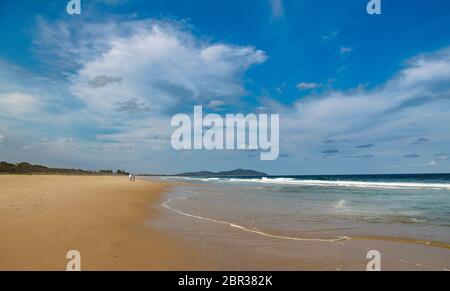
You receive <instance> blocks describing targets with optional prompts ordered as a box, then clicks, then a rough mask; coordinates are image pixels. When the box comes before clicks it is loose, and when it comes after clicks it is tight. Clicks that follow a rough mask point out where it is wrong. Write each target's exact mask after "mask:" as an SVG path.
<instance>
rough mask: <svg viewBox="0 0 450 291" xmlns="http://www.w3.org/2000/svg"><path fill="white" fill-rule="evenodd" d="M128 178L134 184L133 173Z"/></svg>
mask: <svg viewBox="0 0 450 291" xmlns="http://www.w3.org/2000/svg"><path fill="white" fill-rule="evenodd" d="M128 178H129V179H130V182H133V175H132V174H131V173H130V174H129V175H128Z"/></svg>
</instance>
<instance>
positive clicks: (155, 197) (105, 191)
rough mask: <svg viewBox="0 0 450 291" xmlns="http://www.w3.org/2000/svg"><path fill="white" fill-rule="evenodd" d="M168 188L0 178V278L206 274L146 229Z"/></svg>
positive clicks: (195, 258)
mask: <svg viewBox="0 0 450 291" xmlns="http://www.w3.org/2000/svg"><path fill="white" fill-rule="evenodd" d="M167 186H168V185H167V184H164V183H160V182H155V181H143V180H136V182H135V183H130V182H129V181H128V178H127V177H105V176H102V177H95V176H41V175H37V176H30V175H20V176H15V175H0V270H65V269H66V264H67V262H68V261H69V260H68V259H66V254H67V252H68V251H69V250H73V249H75V250H78V251H79V252H80V253H81V269H82V270H187V269H205V268H208V266H207V265H206V263H205V262H204V260H203V259H202V258H201V256H200V255H199V253H197V252H196V250H195V249H194V248H192V247H190V246H188V245H187V244H186V243H180V242H178V241H177V240H176V239H175V238H174V237H172V236H170V235H168V234H166V233H162V232H160V231H158V230H155V229H153V228H151V227H149V226H148V225H146V221H148V220H151V219H153V218H154V217H155V216H156V215H157V214H158V211H159V210H158V209H159V207H158V206H159V203H160V201H161V199H162V197H161V196H162V194H163V192H164V191H165V189H166V187H167Z"/></svg>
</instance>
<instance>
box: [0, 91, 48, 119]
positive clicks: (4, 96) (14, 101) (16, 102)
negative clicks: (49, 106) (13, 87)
mask: <svg viewBox="0 0 450 291" xmlns="http://www.w3.org/2000/svg"><path fill="white" fill-rule="evenodd" d="M41 107H42V98H41V97H39V96H35V95H32V94H28V93H24V92H20V91H15V92H9V93H1V94H0V108H2V110H1V112H0V116H10V117H11V116H14V117H22V118H27V116H28V115H29V114H31V113H33V112H36V111H38V110H39V109H40V108H41Z"/></svg>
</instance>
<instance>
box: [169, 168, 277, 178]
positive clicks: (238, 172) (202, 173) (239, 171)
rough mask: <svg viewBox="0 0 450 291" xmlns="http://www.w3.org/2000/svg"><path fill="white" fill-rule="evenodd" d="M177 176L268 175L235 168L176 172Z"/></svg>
mask: <svg viewBox="0 0 450 291" xmlns="http://www.w3.org/2000/svg"><path fill="white" fill-rule="evenodd" d="M177 176H185V177H242V176H244V177H265V176H268V175H267V174H266V173H263V172H258V171H254V170H244V169H236V170H232V171H222V172H210V171H200V172H189V173H181V174H177Z"/></svg>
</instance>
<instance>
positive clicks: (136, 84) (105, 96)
mask: <svg viewBox="0 0 450 291" xmlns="http://www.w3.org/2000/svg"><path fill="white" fill-rule="evenodd" d="M76 29H78V27H71V26H69V25H68V24H66V23H59V24H58V25H55V27H54V30H52V27H51V26H50V25H47V24H46V23H45V22H42V23H41V30H40V31H41V35H42V37H40V40H39V42H38V43H39V45H40V47H41V48H42V47H44V48H45V47H46V46H49V47H52V48H54V47H57V48H59V49H62V50H64V52H63V53H61V52H59V54H61V55H60V57H61V59H62V63H63V64H62V65H64V64H72V65H73V66H75V67H79V69H78V71H77V73H76V74H74V75H72V76H71V77H70V78H69V80H70V82H71V83H72V85H71V92H72V94H73V95H75V96H77V97H79V98H81V99H82V100H84V102H86V104H87V105H88V107H89V108H90V109H91V110H94V111H96V112H102V114H104V113H108V114H111V112H112V111H113V110H111V109H112V108H113V107H114V105H115V104H118V103H121V102H126V101H127V100H133V99H136V100H137V102H139V103H145V104H148V106H150V107H151V108H152V109H155V110H156V111H165V110H168V109H169V108H171V107H176V106H177V105H178V104H179V103H180V102H187V101H188V100H192V102H202V101H205V100H212V99H214V98H217V97H222V98H233V97H238V96H240V95H243V94H244V93H245V88H244V87H243V85H242V82H241V81H242V80H241V79H242V75H243V73H244V72H245V71H246V70H247V69H248V68H249V67H250V66H252V65H254V64H260V63H262V62H264V61H265V60H266V59H267V56H266V54H265V53H264V52H263V51H260V50H257V49H255V48H253V47H250V46H235V45H230V44H223V43H220V44H214V43H213V44H211V43H209V42H206V41H202V40H200V39H197V38H196V37H195V36H194V35H192V34H191V33H190V32H189V31H186V30H185V29H183V28H182V27H181V26H180V25H179V24H176V23H170V22H157V21H125V22H123V23H120V25H119V24H111V23H104V24H90V25H87V26H86V27H85V28H83V31H86V33H85V35H83V36H82V37H81V35H80V38H75V39H78V40H77V41H73V40H72V39H73V37H71V36H72V35H73V34H77V33H79V34H81V32H76ZM58 34H61V36H59V39H58V40H55V39H54V38H55V37H56V36H57V35H58ZM92 47H95V48H97V49H95V50H94V49H91V48H92ZM98 48H101V49H98ZM50 51H51V53H52V54H53V53H54V52H53V51H52V50H50ZM71 52H74V53H75V52H76V53H77V55H78V56H79V58H78V59H76V60H74V59H73V57H72V54H71Z"/></svg>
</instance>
